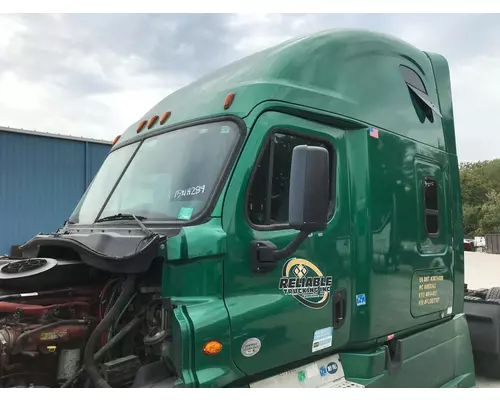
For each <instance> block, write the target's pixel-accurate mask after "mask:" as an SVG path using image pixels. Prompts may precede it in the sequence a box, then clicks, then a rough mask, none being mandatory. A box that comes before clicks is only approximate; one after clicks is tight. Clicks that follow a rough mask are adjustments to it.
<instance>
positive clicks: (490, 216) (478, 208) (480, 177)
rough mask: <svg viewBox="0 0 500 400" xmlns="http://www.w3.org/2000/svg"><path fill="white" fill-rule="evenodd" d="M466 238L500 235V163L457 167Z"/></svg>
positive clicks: (480, 163) (474, 163) (465, 164)
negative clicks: (458, 168)
mask: <svg viewBox="0 0 500 400" xmlns="http://www.w3.org/2000/svg"><path fill="white" fill-rule="evenodd" d="M460 186H461V191H462V211H463V225H464V233H465V236H483V235H485V234H488V233H500V159H495V160H490V161H478V162H472V163H461V164H460Z"/></svg>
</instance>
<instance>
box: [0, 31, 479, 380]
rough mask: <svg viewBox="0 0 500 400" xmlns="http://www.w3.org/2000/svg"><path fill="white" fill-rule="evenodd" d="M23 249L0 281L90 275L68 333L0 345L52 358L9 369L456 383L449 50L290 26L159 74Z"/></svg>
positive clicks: (51, 283) (458, 228)
mask: <svg viewBox="0 0 500 400" xmlns="http://www.w3.org/2000/svg"><path fill="white" fill-rule="evenodd" d="M22 250H23V257H24V258H23V260H21V262H25V263H26V262H27V261H31V263H32V264H30V265H38V264H36V263H39V264H40V265H42V266H41V267H40V266H36V267H33V268H32V269H28V270H27V272H24V273H23V274H22V276H21V277H19V278H16V276H17V275H16V274H15V273H13V274H12V273H11V274H10V275H9V276H7V274H3V275H2V274H0V287H5V286H6V285H5V284H6V283H9V284H12V283H16V284H17V286H16V288H17V287H18V288H22V290H21V289H18V290H17V291H15V290H12V289H10V292H9V294H6V295H4V296H3V297H4V298H5V296H11V298H12V296H14V297H13V298H14V299H20V298H21V297H15V296H22V295H24V297H22V301H21V300H16V302H17V303H20V304H24V305H26V304H29V305H30V307H34V305H39V304H42V303H43V304H45V305H46V304H47V302H46V301H44V300H43V297H44V296H45V297H47V296H49V294H50V296H51V298H54V297H57V296H69V297H67V298H66V300H64V301H66V302H69V300H68V299H74V297H75V296H76V294H75V291H77V290H79V289H78V288H80V287H82V288H88V290H90V288H94V287H96V291H95V292H93V293H95V295H92V294H89V295H88V298H87V300H85V301H84V302H86V303H87V305H88V307H87V308H85V310H83V309H79V308H78V307H77V306H75V305H73V306H72V307H73V314H72V317H71V318H73V320H75V318H76V319H77V320H80V321H85V323H84V322H82V323H81V326H83V327H85V331H84V332H83V329H82V332H81V337H80V339H82V340H76V339H75V340H74V343H73V341H68V340H66V341H64V343H63V341H62V340H60V339H61V337H60V336H58V335H52V336H51V335H48V334H46V335H45V336H44V338H46V339H47V337H48V339H47V340H45V341H43V340H42V336H41V333H40V332H42V333H43V332H45V333H47V332H52V331H53V330H54V329H55V328H53V325H52V326H50V327H46V328H44V326H45V325H43V323H42V325H41V326H40V327H38V328H34V329H39V331H37V332H36V333H35V334H34V335H31V337H32V339H33V340H31V341H29V340H28V339H26V340H25V341H20V340H19V335H21V336H22V335H23V334H25V333H26V332H25V331H23V330H21V331H20V332H21V333H19V335H18V337H17V339H16V340H11V341H12V342H14V344H13V345H12V349H13V350H9V349H10V348H9V347H6V351H7V354H9V351H10V352H12V355H11V357H10V359H9V360H11V361H12V360H14V358H15V357H20V358H22V352H19V351H18V350H19V349H20V346H21V345H22V344H23V343H30V344H31V346H32V348H31V351H38V350H33V349H35V348H39V347H40V346H42V347H43V346H45V347H47V348H48V346H46V344H47V343H48V344H50V345H51V346H52V347H51V349H49V352H48V353H47V352H45V353H44V352H42V351H40V354H39V355H38V357H41V358H43V357H48V356H52V357H53V358H54V359H57V360H56V361H54V365H56V366H57V365H60V364H61V363H64V365H66V366H67V365H69V367H67V368H66V370H64V371H63V372H64V373H60V371H59V369H60V368H59V369H57V371H56V370H55V371H54V373H53V375H51V376H52V378H51V380H49V381H47V382H41V383H40V382H39V381H37V382H36V383H33V382H34V380H35V376H36V374H34V375H33V376H32V377H30V378H23V379H24V380H23V381H22V382H19V381H15V382H13V383H11V385H29V384H35V385H46V386H63V387H81V386H97V387H110V386H111V387H119V386H126V387H130V386H131V387H145V386H149V387H152V386H155V387H353V388H355V387H472V386H475V375H474V364H473V357H472V349H471V342H470V337H469V331H468V327H467V322H466V319H465V317H464V314H463V307H464V258H463V233H462V224H461V200H460V187H459V176H458V162H457V154H456V145H455V132H454V120H453V107H452V98H451V88H450V74H449V69H448V64H447V62H446V60H445V58H443V57H442V56H441V55H438V54H433V53H426V52H423V51H420V50H418V49H416V48H415V47H412V46H411V45H409V44H406V43H404V42H402V41H400V40H397V39H395V38H392V37H389V36H385V35H381V34H376V33H372V32H365V31H354V30H339V31H328V32H321V33H318V34H314V35H310V36H306V37H303V38H299V39H295V40H290V41H288V42H285V43H283V44H281V45H278V46H275V47H273V48H270V49H268V50H265V51H262V52H259V53H257V54H254V55H252V56H250V57H247V58H245V59H242V60H240V61H237V62H235V63H233V64H231V65H229V66H227V67H225V68H222V69H221V70H219V71H216V72H215V73H213V74H211V75H209V76H208V77H206V78H203V79H201V80H199V81H196V82H194V83H193V84H191V85H189V86H186V87H184V88H182V89H180V90H178V91H176V92H175V93H172V94H171V95H169V96H168V97H166V98H165V99H164V100H163V101H161V102H160V103H158V104H157V105H156V106H155V107H153V108H152V109H151V110H150V111H149V112H147V113H146V114H145V115H144V117H143V118H141V119H140V120H139V121H137V123H134V124H133V125H131V126H130V127H129V128H128V129H127V130H126V131H125V132H124V133H123V134H122V135H121V136H120V137H119V138H118V140H117V141H116V143H115V144H114V146H113V148H112V150H111V153H110V154H109V156H108V157H107V159H106V160H105V162H104V164H103V165H102V167H101V169H100V170H99V172H98V173H97V175H96V177H95V179H94V180H93V182H92V183H91V185H90V187H89V188H88V190H87V192H86V193H85V195H84V196H83V198H82V199H81V201H80V202H79V204H78V205H77V207H76V209H75V211H74V212H73V214H72V215H71V216H70V217H69V219H68V221H67V223H66V224H65V226H64V227H63V228H61V229H60V230H59V231H58V232H56V233H55V234H50V235H42V234H40V235H37V236H36V237H34V238H33V239H32V240H31V241H29V242H28V243H26V244H25V245H24V246H23V247H22ZM16 262H19V260H11V259H3V260H0V269H2V263H3V264H5V265H6V266H7V267H3V268H4V269H5V268H10V269H11V270H15V269H16V268H15V267H13V266H15V265H16ZM49 266H50V268H49ZM55 271H57V274H56V272H55ZM51 274H52V275H51ZM77 277H78V278H77ZM77 286H78V287H77ZM12 287H13V285H11V286H9V288H12ZM68 287H69V288H71V290H72V291H73V292H70V293H69V294H68V293H67V292H65V290H70V289H66V288H68ZM34 290H36V291H37V293H36V296H34V295H33V294H32V296H30V295H29V293H28V294H26V293H24V292H28V291H29V292H32V291H34ZM81 290H83V289H81ZM23 291H24V292H23ZM55 292H58V293H59V292H61V293H63V294H55ZM2 293H3V292H2ZM47 293H49V294H47ZM64 293H65V294H64ZM89 293H90V292H89ZM79 296H80V297H82V296H83V297H84V295H79ZM7 300H8V301H11V300H9V299H7ZM7 300H3V299H2V301H7ZM91 300H93V302H92V301H91ZM64 301H63V300H58V303H59V304H62V306H60V307H59V309H63V310H64V308H65V307H64V304H66V303H64ZM23 307H24V308H23ZM95 307H97V308H95ZM19 308H20V309H21V310H23V309H25V308H27V307H26V306H19ZM1 310H2V308H1V307H0V311H1ZM92 310H97V311H95V314H94V315H93V314H92V313H93V312H94V311H92ZM66 318H70V317H66ZM63 321H64V320H63ZM68 321H69V320H68ZM51 323H52V324H54V322H50V319H49V323H48V324H49V325H50V324H51ZM134 324H135V325H134ZM70 326H71V324H70V323H69V322H68V324H67V326H66V328H68V329H66V333H68V332H72V331H70V330H69V327H70ZM76 326H78V327H80V325H78V324H76ZM58 327H59V328H58V329H59V331H58V332H61V331H64V329H62V328H64V327H65V325H64V322H59V325H58ZM61 327H62V328H61ZM5 329H7V328H5ZM11 331H12V332H17V331H16V330H15V329H14V328H12V329H11ZM12 332H11V333H12ZM23 332H24V333H23ZM28 332H30V331H28ZM79 332H80V331H79ZM2 335H3V336H2ZM74 335H76V333H75V334H74ZM7 336H8V335H7V334H6V333H2V331H0V339H1V338H2V337H7ZM63 336H64V335H63ZM65 337H66V338H67V335H66V336H65ZM75 337H76V336H75ZM51 338H52V339H53V340H52V342H51ZM35 339H36V340H35ZM0 342H1V340H0ZM20 342H22V343H21V344H20ZM49 342H50V343H49ZM117 343H118V344H117ZM126 344H127V345H126ZM37 346H38V347H37ZM68 346H69V347H68ZM106 346H107V347H106ZM4 347H5V345H4ZM65 350H66V352H64V351H65ZM69 350H73V353H71V354H72V355H73V360H75V359H77V361H74V363H73V364H70V363H68V361H67V359H68V357H69V356H68V351H69ZM108 350H109V351H108ZM16 351H17V352H16ZM46 353H47V354H46ZM49 353H50V354H49ZM9 362H10V361H9ZM23 362H24V361H23ZM8 365H9V363H8V362H4V363H3V364H2V367H3V368H4V372H5V366H8ZM2 367H0V368H2ZM63 369H64V368H63ZM0 371H1V369H0ZM124 371H125V372H124ZM36 379H38V378H36ZM6 382H9V380H7V381H4V384H6Z"/></svg>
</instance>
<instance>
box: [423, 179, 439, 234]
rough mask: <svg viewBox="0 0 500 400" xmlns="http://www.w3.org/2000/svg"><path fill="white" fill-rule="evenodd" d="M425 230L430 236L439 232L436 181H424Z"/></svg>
mask: <svg viewBox="0 0 500 400" xmlns="http://www.w3.org/2000/svg"><path fill="white" fill-rule="evenodd" d="M424 207H425V210H424V215H425V229H426V231H427V234H428V235H429V236H435V235H437V234H438V232H439V204H438V185H437V182H436V180H435V179H433V178H425V179H424Z"/></svg>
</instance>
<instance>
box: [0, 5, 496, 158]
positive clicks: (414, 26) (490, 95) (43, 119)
mask: <svg viewBox="0 0 500 400" xmlns="http://www.w3.org/2000/svg"><path fill="white" fill-rule="evenodd" d="M336 28H360V29H369V30H373V31H378V32H382V33H387V34H391V35H394V36H397V37H399V38H400V39H403V40H405V41H407V42H409V43H411V44H413V45H414V46H416V47H418V48H420V49H421V50H424V51H431V52H436V53H440V54H443V55H444V56H445V57H446V58H447V60H448V62H449V64H450V69H451V81H452V95H453V100H454V112H455V129H456V134H457V146H458V156H459V160H460V161H476V160H486V159H493V158H500V132H499V133H498V134H497V133H496V131H495V129H493V128H491V125H492V123H493V125H496V123H495V122H494V119H493V118H494V116H495V115H496V112H497V111H500V46H499V45H498V38H499V37H500V14H0V126H9V127H13V128H22V129H29V130H37V131H42V132H51V133H60V134H64V135H74V136H83V137H90V138H96V139H105V140H112V139H113V138H114V137H115V136H117V135H119V134H121V133H122V132H123V131H124V130H125V129H126V128H127V127H128V126H129V125H130V124H132V123H133V122H135V121H137V120H138V119H139V118H140V117H142V115H143V114H144V113H145V112H147V111H148V110H149V109H150V108H151V107H153V106H154V105H155V104H156V103H157V102H158V101H160V100H161V99H163V98H164V97H166V96H167V95H168V94H170V93H171V92H173V91H175V90H177V89H179V88H181V87H182V86H184V85H187V84H189V83H191V82H192V81H194V80H196V79H198V78H200V77H202V76H203V75H205V74H207V73H209V72H212V71H214V70H215V69H217V68H219V67H222V66H224V65H225V64H228V63H230V62H232V61H236V60H238V59H240V58H242V57H245V56H247V55H250V54H252V53H254V52H256V51H259V50H263V49H265V48H267V47H270V46H273V45H275V44H278V43H280V42H283V41H285V40H288V39H290V38H293V37H297V36H302V35H305V34H309V33H313V32H317V31H321V30H325V29H336ZM491 121H493V122H491Z"/></svg>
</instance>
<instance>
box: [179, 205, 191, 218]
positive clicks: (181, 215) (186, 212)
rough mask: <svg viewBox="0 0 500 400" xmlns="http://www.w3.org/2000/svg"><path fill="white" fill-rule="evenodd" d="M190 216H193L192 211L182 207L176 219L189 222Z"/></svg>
mask: <svg viewBox="0 0 500 400" xmlns="http://www.w3.org/2000/svg"><path fill="white" fill-rule="evenodd" d="M191 215H193V209H192V208H190V207H182V208H181V210H180V211H179V215H178V216H177V218H178V219H185V220H190V219H191Z"/></svg>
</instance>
